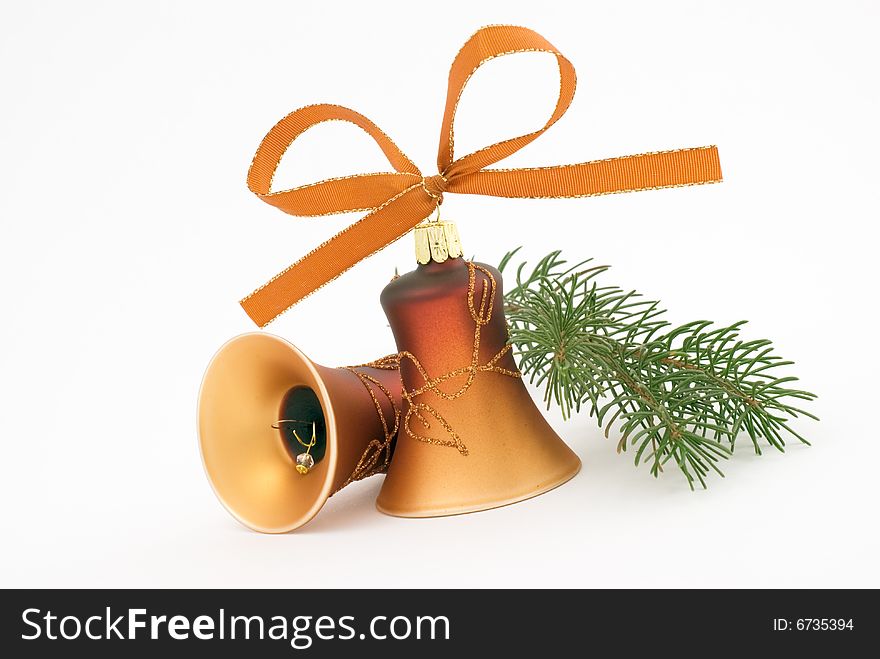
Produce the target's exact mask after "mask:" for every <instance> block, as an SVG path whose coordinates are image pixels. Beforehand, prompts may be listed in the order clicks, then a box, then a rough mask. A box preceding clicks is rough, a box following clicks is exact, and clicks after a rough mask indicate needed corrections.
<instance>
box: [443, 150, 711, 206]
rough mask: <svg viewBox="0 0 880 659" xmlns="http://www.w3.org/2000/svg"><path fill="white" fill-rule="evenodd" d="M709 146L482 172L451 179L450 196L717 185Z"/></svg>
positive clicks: (519, 195)
mask: <svg viewBox="0 0 880 659" xmlns="http://www.w3.org/2000/svg"><path fill="white" fill-rule="evenodd" d="M721 180H722V177H721V162H720V160H719V158H718V149H717V147H715V146H704V147H696V148H691V149H676V150H675V151H658V152H655V153H642V154H639V155H635V156H621V157H619V158H608V159H606V160H594V161H591V162H583V163H578V164H574V165H556V166H551V167H525V168H521V169H483V170H480V171H477V172H473V173H469V174H464V175H461V176H459V177H457V178H456V179H454V180H453V181H452V183H451V185H450V186H449V191H450V192H456V193H461V194H481V195H491V196H493V197H515V198H532V199H545V198H561V197H592V196H597V195H604V194H614V193H617V192H635V191H638V190H655V189H659V188H674V187H681V186H687V185H703V184H706V183H719V182H721Z"/></svg>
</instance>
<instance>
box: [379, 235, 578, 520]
mask: <svg viewBox="0 0 880 659" xmlns="http://www.w3.org/2000/svg"><path fill="white" fill-rule="evenodd" d="M415 240H416V260H417V261H418V263H419V265H418V267H417V268H416V270H414V271H413V272H410V273H407V274H405V275H403V276H401V277H398V278H396V279H394V280H393V281H392V282H391V283H390V284H388V286H386V287H385V289H384V290H383V291H382V296H381V301H382V307H383V308H384V310H385V314H386V315H387V317H388V320H389V323H390V325H391V330H392V332H393V333H394V338H395V340H396V342H397V347H398V349H399V350H400V353H399V355H398V359H399V363H400V375H401V379H402V382H403V390H402V396H403V399H404V409H403V418H402V420H401V432H400V438H399V440H398V444H397V448H396V450H395V456H394V460H393V461H392V462H391V465H390V467H389V469H388V475H387V477H386V478H385V482H384V484H383V485H382V490H381V492H380V493H379V498H378V500H377V502H376V505H377V507H378V508H379V510H381V511H382V512H384V513H388V514H390V515H397V516H401V517H433V516H439V515H452V514H457V513H466V512H473V511H477V510H485V509H487V508H495V507H497V506H503V505H505V504H509V503H514V502H517V501H522V500H524V499H528V498H531V497H534V496H537V495H539V494H542V493H544V492H547V491H548V490H551V489H553V488H555V487H557V486H559V485H561V484H563V483H565V482H566V481H567V480H569V479H570V478H572V477H573V476H574V475H575V474H577V472H578V471H579V469H580V465H581V463H580V460H579V459H578V457H577V456H576V455H575V454H574V453H573V452H572V450H571V449H570V448H568V446H567V445H566V444H565V443H564V442H563V441H562V440H561V439H560V438H559V436H558V435H557V434H556V433H555V432H554V431H553V429H552V428H551V427H550V425H549V424H548V423H547V421H546V420H545V419H544V417H543V416H542V415H541V413H540V411H539V410H538V408H537V407H536V406H535V404H534V402H533V401H532V398H531V396H530V395H529V393H528V391H527V390H526V387H525V385H524V383H523V381H522V378H521V377H520V373H519V371H518V369H517V366H516V363H515V362H514V359H513V355H512V354H511V346H510V344H509V343H508V336H507V323H506V321H505V318H504V309H503V295H502V281H501V273H499V272H498V270H496V269H495V268H493V267H491V266H488V265H484V264H481V263H471V262H469V261H466V260H464V259H463V258H462V249H461V243H460V241H459V239H458V231H457V230H456V228H455V225H454V224H452V223H450V222H432V223H428V224H426V225H422V226H419V227H417V228H416V231H415Z"/></svg>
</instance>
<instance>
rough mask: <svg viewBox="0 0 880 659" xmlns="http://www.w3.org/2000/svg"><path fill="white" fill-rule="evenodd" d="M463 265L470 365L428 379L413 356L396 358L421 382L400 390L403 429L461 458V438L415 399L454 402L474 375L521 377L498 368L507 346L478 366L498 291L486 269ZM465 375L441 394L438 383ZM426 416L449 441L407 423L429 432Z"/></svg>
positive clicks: (435, 412)
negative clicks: (413, 423)
mask: <svg viewBox="0 0 880 659" xmlns="http://www.w3.org/2000/svg"><path fill="white" fill-rule="evenodd" d="M466 263H467V268H468V296H467V304H468V310H469V311H470V314H471V318H472V319H473V321H474V346H473V352H472V353H471V363H470V364H468V365H467V366H463V367H461V368H457V369H455V370H452V371H449V372H448V373H446V374H444V375H440V376H437V377H434V378H432V377H430V376H429V375H428V372H427V370H426V369H425V367H424V366H423V365H422V363H421V362H420V361H419V360H418V358H417V357H416V356H415V355H414V354H412V353H411V352H408V351H403V352H401V353H399V355H398V358H399V360H400V362H401V363H402V362H403V360H404V359H408V360H409V361H410V362H412V364H413V365H414V366H415V367H416V370H418V372H419V374H420V375H421V376H422V379H423V380H424V384H422V385H421V386H420V387H417V388H415V389H411V390H407V389H406V387H403V391H402V393H403V399H404V400H405V401H406V402H407V403H408V408H407V411H406V414H405V415H404V418H403V427H404V429H405V430H406V434H407V435H409V436H410V437H412V438H413V439H416V440H418V441H420V442H426V443H428V444H435V445H437V446H448V447H454V448H456V449H457V450H458V452H459V453H461V454H462V455H468V447H467V446H466V445H465V443H464V442H463V441H462V440H461V436H460V435H459V434H458V433H457V432H456V431H455V429H454V428H453V427H452V426H451V425H450V424H449V422H448V421H447V420H446V419H445V418H443V415H442V414H441V413H440V411H439V410H437V408H436V407H434V406H433V405H431V404H429V403H425V402H423V401H418V400H416V398H417V397H418V396H420V395H421V394H423V393H425V392H427V391H431V392H433V393H434V394H436V395H437V396H439V397H440V398H442V399H444V400H456V399H457V398H461V397H462V396H464V395H465V394H466V393H467V392H468V390H469V389H470V388H471V385H472V384H473V383H474V380H475V379H476V377H477V374H478V373H500V374H501V375H507V376H510V377H513V378H519V377H522V375H521V374H520V372H519V371H512V370H510V369H507V368H503V367H501V366H498V362H499V361H501V358H502V357H504V355H506V354H507V353H508V352H509V351H510V349H511V346H510V344H509V343H508V344H507V345H505V346H504V347H503V348H502V349H501V350H499V351H498V352H497V353H496V354H495V356H494V357H492V358H491V359H490V360H489V361H487V362H486V363H485V364H480V340H481V334H482V329H483V326H484V325H488V324H489V322H490V321H491V320H492V308H493V306H494V303H495V295H496V293H497V290H498V285H497V283H496V281H495V277H494V276H493V275H492V273H491V272H490V271H489V270H488V269H486V268H484V267H483V266H480V265H477V264H475V263H472V262H471V261H466ZM477 271H479V272H480V273H482V274H483V275H485V277H486V278H485V279H482V280H481V281H482V287H481V288H480V296H479V298H480V299H479V303H477V302H476V288H477V286H476V283H477ZM465 374H466V375H467V379H466V380H465V382H464V384H462V385H461V387H460V388H459V389H458V390H457V391H454V392H452V393H450V392H446V391H443V390H442V389H441V388H440V385H441V384H442V383H444V382H446V381H448V380H452V379H453V378H457V377H460V376H462V375H465ZM401 377H402V374H401ZM428 416H430V417H433V418H434V419H435V420H436V421H437V422H438V423H439V424H440V425H441V426H442V427H443V429H444V430H445V431H446V433H447V435H448V436H449V439H436V438H434V437H428V436H427V435H422V434H420V433H418V432H416V431H414V430H413V429H412V428H411V426H410V422H411V421H412V419H413V417H415V418H416V419H418V420H419V421H420V422H421V424H422V425H423V426H424V427H425V429H430V427H431V423H430V421H429V419H428Z"/></svg>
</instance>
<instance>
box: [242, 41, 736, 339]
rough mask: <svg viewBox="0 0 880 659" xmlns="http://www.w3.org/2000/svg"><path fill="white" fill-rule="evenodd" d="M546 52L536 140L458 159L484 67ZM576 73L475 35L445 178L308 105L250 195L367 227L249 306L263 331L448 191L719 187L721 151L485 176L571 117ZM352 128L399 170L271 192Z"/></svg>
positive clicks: (450, 96) (445, 153)
mask: <svg viewBox="0 0 880 659" xmlns="http://www.w3.org/2000/svg"><path fill="white" fill-rule="evenodd" d="M527 52H544V53H550V54H552V55H554V56H555V57H556V60H557V62H558V64H559V80H560V82H559V97H558V99H557V101H556V107H555V109H554V111H553V114H552V115H551V116H550V118H549V119H548V120H547V122H546V123H545V124H544V126H543V127H542V128H540V129H538V130H536V131H534V132H531V133H526V134H525V135H520V136H519V137H514V138H511V139H508V140H503V141H501V142H497V143H496V144H492V145H490V146H487V147H485V148H482V149H479V150H477V151H475V152H473V153H471V154H468V155H466V156H463V157H461V158H459V159H457V160H456V159H454V141H455V140H454V137H455V136H454V131H453V124H454V121H455V113H456V110H457V108H458V104H459V101H460V100H461V95H462V93H463V92H464V88H465V86H466V85H467V82H468V80H470V78H471V76H472V75H473V74H474V72H475V71H476V70H477V69H478V68H479V67H480V66H482V65H483V64H484V63H485V62H487V61H489V60H491V59H494V58H496V57H502V56H504V55H511V54H514V53H527ZM575 87H576V76H575V70H574V67H573V66H572V64H571V62H569V61H568V60H567V59H566V58H565V57H564V56H563V55H562V54H561V53H560V52H559V51H558V50H557V49H556V48H555V47H554V46H553V45H552V44H551V43H550V42H549V41H547V40H546V39H544V37H542V36H541V35H539V34H538V33H537V32H533V31H532V30H529V29H528V28H524V27H516V26H510V25H493V26H489V27H485V28H482V29H481V30H478V31H477V32H476V33H475V34H474V35H473V36H472V37H471V38H470V39H468V41H467V42H466V43H465V44H464V46H463V47H462V49H461V50H460V51H459V52H458V54H457V55H456V57H455V60H454V61H453V63H452V67H451V69H450V71H449V85H448V90H447V97H446V109H445V112H444V115H443V123H442V127H441V137H440V147H439V150H438V155H437V166H438V169H439V172H440V173H439V174H434V175H430V176H423V175H422V173H421V171H419V168H418V167H416V165H415V163H413V162H412V161H411V160H410V159H409V158H407V157H406V155H404V153H403V152H402V151H401V150H400V149H399V148H398V147H397V145H396V144H395V143H394V142H393V141H392V140H391V138H390V137H388V136H387V135H386V134H385V133H384V132H382V131H381V130H380V129H379V127H378V126H376V125H375V124H374V123H373V122H372V121H370V120H369V119H367V118H366V117H365V116H363V115H362V114H360V113H358V112H355V111H354V110H350V109H348V108H345V107H342V106H340V105H327V104H324V105H310V106H306V107H304V108H300V109H299V110H296V111H294V112H291V113H290V114H289V115H287V116H286V117H284V118H283V119H282V120H281V121H279V122H278V123H277V124H276V125H275V126H274V127H273V128H272V130H270V131H269V133H268V134H267V135H266V137H265V138H263V141H262V143H261V144H260V146H259V148H258V149H257V152H256V154H255V155H254V160H253V163H251V167H250V169H249V170H248V178H247V182H248V188H250V190H251V191H252V192H253V193H254V194H256V195H257V196H258V197H259V198H260V199H262V200H263V201H265V202H266V203H269V204H271V205H273V206H275V207H277V208H280V209H281V210H282V211H284V212H285V213H290V214H291V215H300V216H322V215H330V214H333V213H346V212H351V211H361V212H367V215H365V216H364V217H363V218H361V219H360V220H359V221H357V222H355V223H354V224H352V225H351V226H349V227H348V228H347V229H345V230H343V231H341V232H340V233H338V234H336V235H335V236H333V237H332V238H330V239H329V240H328V241H327V242H325V243H323V244H322V245H320V246H318V247H317V248H316V249H314V250H312V251H311V252H310V253H308V254H307V255H306V256H304V257H303V258H302V259H300V260H299V261H297V262H296V263H294V264H293V265H291V266H290V267H289V268H287V269H286V270H284V271H283V272H281V273H280V274H278V275H277V276H276V277H274V278H273V279H272V280H271V281H269V282H268V283H267V284H265V285H264V286H262V287H261V288H259V289H257V290H256V291H254V292H253V293H251V294H250V295H249V296H247V297H246V298H245V299H244V300H242V301H241V305H242V307H244V310H245V311H246V312H247V314H248V315H249V316H250V317H251V318H252V319H253V321H254V322H255V323H257V325H259V326H260V327H264V326H266V325H267V324H268V323H269V322H271V321H272V320H274V319H275V318H276V317H277V316H278V315H280V314H281V313H283V312H284V311H286V310H287V309H289V308H290V307H292V306H293V305H294V304H296V303H297V302H298V301H300V300H301V299H302V298H304V297H306V296H308V295H310V294H311V293H313V292H314V291H316V290H318V289H319V288H321V287H322V286H324V285H325V284H326V283H328V282H330V281H332V280H333V279H335V278H336V277H338V276H339V275H341V274H342V273H343V272H345V271H346V270H348V269H349V268H351V267H352V266H353V265H355V264H356V263H358V262H359V261H361V260H362V259H365V258H366V257H368V256H370V255H371V254H374V253H375V252H377V251H379V250H380V249H382V248H383V247H385V246H387V245H389V244H391V243H392V242H394V241H395V240H397V239H399V238H400V237H401V236H403V235H404V234H406V233H407V232H409V231H410V230H411V229H412V228H413V227H414V226H415V225H416V224H418V223H419V222H421V221H422V220H423V219H425V218H427V217H428V216H430V215H431V213H432V212H433V211H434V209H435V208H437V206H438V205H439V204H440V203H442V202H443V193H444V192H455V193H461V194H482V195H493V196H497V197H517V198H559V197H586V196H593V195H602V194H612V193H616V192H631V191H635V190H652V189H657V188H668V187H678V186H685V185H700V184H704V183H717V182H719V181H721V165H720V163H719V160H718V150H717V149H716V148H715V147H714V146H709V147H698V148H695V149H678V150H675V151H660V152H655V153H644V154H640V155H635V156H624V157H620V158H608V159H605V160H597V161H593V162H583V163H577V164H572V165H555V166H550V167H527V168H520V169H486V167H487V166H488V165H492V164H494V163H497V162H498V161H500V160H503V159H504V158H506V157H508V156H509V155H511V154H513V153H515V152H517V151H519V150H520V149H522V148H523V147H524V146H526V145H527V144H529V143H530V142H532V141H533V140H535V139H537V138H538V137H540V136H541V135H542V134H543V133H544V132H545V131H546V130H547V129H548V128H550V126H552V125H553V124H554V123H556V121H558V120H559V118H560V117H561V116H562V115H563V114H565V111H566V110H567V109H568V107H569V105H570V104H571V101H572V99H573V98H574V92H575ZM325 121H347V122H349V123H352V124H354V125H356V126H359V127H360V128H361V129H363V130H364V131H365V132H366V133H367V134H368V135H369V136H370V137H372V138H373V140H374V141H375V142H376V143H377V144H378V145H379V148H380V149H382V152H383V153H384V154H385V157H386V158H388V162H389V163H390V164H391V166H392V168H393V170H394V171H390V172H374V173H371V174H357V175H354V176H345V177H341V178H334V179H327V180H324V181H318V182H317V183H310V184H308V185H303V186H299V187H296V188H291V189H289V190H282V191H279V192H272V191H271V188H272V181H273V177H274V175H275V172H276V170H277V169H278V165H279V163H280V162H281V158H282V157H283V156H284V153H285V152H286V151H287V149H288V148H289V147H290V145H291V144H292V143H293V142H294V141H295V140H296V138H297V137H299V136H300V135H302V134H303V133H304V132H305V131H307V130H308V129H309V128H311V127H313V126H316V125H317V124H320V123H323V122H325Z"/></svg>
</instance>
